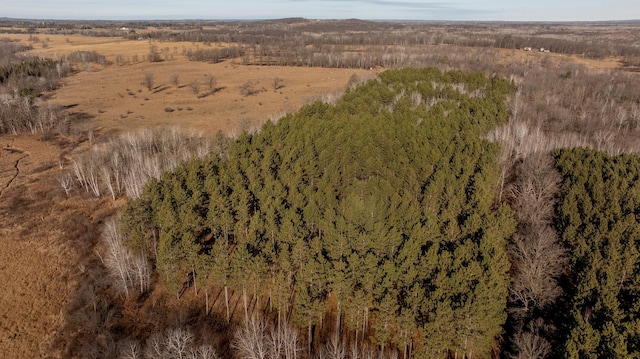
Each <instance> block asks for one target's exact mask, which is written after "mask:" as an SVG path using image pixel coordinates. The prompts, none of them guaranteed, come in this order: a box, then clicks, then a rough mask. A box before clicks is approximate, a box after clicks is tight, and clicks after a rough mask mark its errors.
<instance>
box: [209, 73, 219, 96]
mask: <svg viewBox="0 0 640 359" xmlns="http://www.w3.org/2000/svg"><path fill="white" fill-rule="evenodd" d="M217 83H218V81H217V79H216V78H215V77H214V76H212V75H209V76H208V77H207V87H208V88H209V93H211V94H213V93H215V92H216V85H217Z"/></svg>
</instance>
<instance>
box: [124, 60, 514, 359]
mask: <svg viewBox="0 0 640 359" xmlns="http://www.w3.org/2000/svg"><path fill="white" fill-rule="evenodd" d="M512 91H513V86H512V84H511V83H510V82H509V81H507V80H505V79H501V78H498V77H495V78H487V77H486V76H485V75H483V74H480V73H472V74H464V73H462V72H459V71H452V72H447V73H441V72H440V71H438V70H436V69H433V68H430V69H406V70H397V71H387V72H385V73H383V74H381V76H380V77H379V79H376V80H371V81H369V82H368V83H366V84H364V85H361V86H359V87H357V88H355V89H353V90H349V91H347V92H346V93H345V95H344V96H343V98H342V99H341V100H340V101H339V102H338V103H337V104H335V105H329V104H325V103H320V102H318V103H315V104H312V105H308V106H306V107H304V108H303V109H301V110H300V111H299V112H298V113H297V114H295V115H290V116H287V117H285V118H282V119H280V120H279V121H278V122H277V123H275V124H274V123H266V124H265V125H264V126H263V127H262V129H261V130H260V131H259V132H258V133H256V134H253V135H251V134H245V135H243V136H242V137H241V138H239V139H238V140H237V141H236V142H235V143H233V144H232V145H231V147H230V148H229V150H228V152H227V153H224V155H216V156H211V157H208V158H206V159H204V160H192V161H190V162H187V163H185V164H183V165H181V166H179V167H178V168H176V170H174V171H173V172H171V173H167V174H165V175H164V176H163V177H162V178H161V179H160V180H152V181H151V182H150V183H149V184H148V185H147V186H146V188H145V190H144V193H143V195H142V196H141V197H140V198H138V199H136V200H132V201H130V202H129V203H128V204H127V206H126V208H125V210H124V213H123V215H122V219H121V226H122V230H123V233H124V237H125V242H126V243H127V244H128V245H129V246H130V247H131V248H133V249H135V251H136V252H139V253H144V254H145V255H146V256H147V257H148V258H149V259H150V260H151V262H152V263H154V266H155V268H156V269H157V271H158V274H159V278H160V282H161V283H163V284H164V285H166V286H167V287H168V288H170V290H171V291H173V292H174V293H176V295H179V294H180V291H181V289H183V286H184V284H185V283H190V284H192V285H193V287H194V289H195V290H196V291H205V290H213V289H214V288H216V287H218V288H224V291H225V297H226V296H227V294H226V293H227V291H228V290H229V289H231V290H233V291H235V292H238V293H242V296H243V299H242V305H243V311H244V313H245V314H244V315H245V316H247V318H246V319H248V316H250V315H255V314H251V313H250V312H251V311H252V308H253V307H251V303H252V302H253V301H254V300H256V301H257V306H258V309H262V307H265V309H267V308H268V309H269V312H270V314H271V315H273V316H274V317H275V318H276V320H277V321H290V322H291V323H293V324H294V325H295V326H296V327H298V328H304V329H305V330H304V332H305V333H307V337H306V338H305V339H304V340H305V341H307V342H308V343H309V346H310V348H311V350H312V351H313V350H314V348H313V346H311V342H312V341H313V336H314V335H316V332H317V333H321V332H322V331H323V330H326V329H324V328H323V327H328V326H331V327H332V328H334V329H335V331H336V333H339V334H338V335H341V336H343V337H344V338H346V337H347V335H348V337H349V340H352V341H354V342H356V343H358V342H363V341H371V342H374V343H376V344H378V345H379V347H380V350H381V352H383V353H386V351H385V350H386V349H385V348H390V349H391V350H399V351H400V352H402V353H403V354H404V355H408V354H409V353H412V356H414V357H430V358H433V357H444V356H446V355H448V354H447V353H458V355H461V356H467V357H478V356H479V357H489V355H490V353H491V350H492V348H493V347H494V346H495V345H496V340H497V338H498V337H499V336H500V335H501V334H502V325H503V324H504V323H505V319H506V308H505V306H506V298H507V288H508V286H509V277H508V271H509V260H508V258H507V253H506V243H507V239H508V238H509V236H511V235H512V234H513V232H514V229H515V225H516V223H515V219H514V216H513V214H512V212H511V211H510V210H509V208H508V207H506V206H505V205H501V204H500V203H497V201H496V200H497V197H498V188H497V184H498V177H499V173H500V168H499V165H498V161H497V155H498V145H497V144H494V143H491V142H489V141H487V140H485V139H483V138H482V134H484V133H486V132H487V131H488V130H489V129H491V128H492V127H495V126H497V125H499V124H502V123H504V122H505V120H506V116H507V112H506V108H505V100H506V97H507V96H508V95H510V94H511V93H512ZM132 286H135V283H133V282H132ZM226 305H227V306H228V305H229V304H228V303H227V304H226ZM248 306H249V307H251V308H248ZM254 309H255V308H254ZM327 312H331V313H332V315H333V318H332V319H331V320H332V322H331V323H327V322H323V318H324V317H325V313H327ZM227 315H228V314H227Z"/></svg>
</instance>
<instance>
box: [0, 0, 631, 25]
mask: <svg viewBox="0 0 640 359" xmlns="http://www.w3.org/2000/svg"><path fill="white" fill-rule="evenodd" d="M0 17H13V18H31V19H87V20H95V19H104V20H135V19H140V20H146V19H274V18H285V17H304V18H309V19H346V18H358V19H371V20H375V19H380V20H479V21H483V20H504V21H597V20H634V19H640V0H457V1H419V0H400V1H394V0H274V1H267V0H225V1H222V0H208V1H207V0H185V1H181V0H172V1H169V0H77V1H74V0H0Z"/></svg>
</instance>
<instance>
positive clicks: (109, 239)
mask: <svg viewBox="0 0 640 359" xmlns="http://www.w3.org/2000/svg"><path fill="white" fill-rule="evenodd" d="M102 240H103V243H104V246H105V253H104V265H105V266H106V267H107V269H108V270H109V273H110V274H111V276H112V277H113V278H114V279H115V280H116V284H117V288H118V290H119V291H120V292H122V293H124V294H125V296H129V293H130V292H131V291H132V290H134V289H137V290H138V291H139V292H140V293H142V292H144V291H145V290H147V289H148V288H149V286H150V284H151V267H150V266H149V263H148V262H147V259H146V258H145V257H143V256H140V255H135V254H133V253H132V252H131V251H130V250H129V249H127V248H126V247H124V245H123V243H122V236H121V234H120V230H119V229H118V224H117V222H116V220H115V219H111V220H109V221H106V222H105V228H104V231H103V233H102Z"/></svg>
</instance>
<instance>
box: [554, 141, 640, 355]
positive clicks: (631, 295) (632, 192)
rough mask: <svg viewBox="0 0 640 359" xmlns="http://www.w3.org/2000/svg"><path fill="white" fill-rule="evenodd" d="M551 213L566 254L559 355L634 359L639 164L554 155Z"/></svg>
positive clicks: (638, 308) (581, 153) (577, 152)
mask: <svg viewBox="0 0 640 359" xmlns="http://www.w3.org/2000/svg"><path fill="white" fill-rule="evenodd" d="M556 165H557V167H558V169H559V171H560V173H561V174H562V176H563V189H564V198H563V199H562V201H561V203H560V206H559V208H558V212H559V230H560V234H561V240H562V242H563V244H564V245H565V246H566V247H567V248H568V249H569V251H568V252H569V253H571V258H570V268H569V273H568V279H567V288H566V291H567V293H568V300H567V302H568V308H567V309H568V310H567V311H566V321H565V327H564V328H563V330H564V333H565V337H564V339H563V341H564V342H563V347H562V354H563V355H564V356H565V357H567V358H628V357H637V355H638V352H639V349H640V348H639V346H640V336H639V334H640V332H639V331H638V323H639V322H640V296H639V294H640V287H639V286H638V285H639V284H640V271H638V269H639V268H640V241H639V240H640V216H639V214H640V185H639V181H638V180H639V179H640V158H638V156H636V155H623V156H616V157H610V156H607V155H606V154H604V153H601V152H596V151H593V150H588V149H572V150H563V151H558V152H557V153H556Z"/></svg>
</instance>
